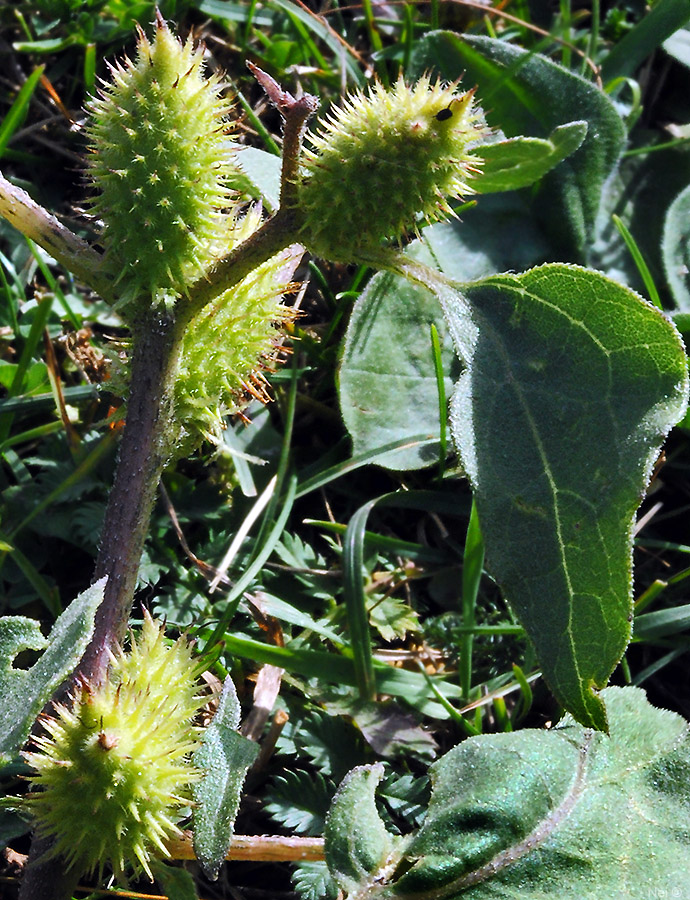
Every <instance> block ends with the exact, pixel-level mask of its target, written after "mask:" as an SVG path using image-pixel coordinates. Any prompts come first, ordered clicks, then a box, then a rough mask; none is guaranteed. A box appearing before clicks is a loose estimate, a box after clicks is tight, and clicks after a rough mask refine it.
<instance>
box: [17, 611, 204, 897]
mask: <svg viewBox="0 0 690 900" xmlns="http://www.w3.org/2000/svg"><path fill="white" fill-rule="evenodd" d="M202 702H203V701H202V700H201V699H200V698H199V697H198V696H197V691H196V684H195V679H194V661H193V660H192V657H191V653H190V651H189V648H188V646H187V645H186V644H185V643H184V641H182V640H180V641H178V642H177V643H175V644H172V645H170V644H167V643H166V641H165V638H164V635H163V631H162V628H161V627H160V626H159V625H157V624H156V623H154V622H153V621H152V620H151V618H150V617H148V616H146V618H145V619H144V625H143V629H142V633H141V637H140V638H139V640H138V641H137V640H134V639H133V640H132V648H131V650H130V652H129V653H123V652H122V651H119V652H118V653H117V654H116V655H114V656H113V660H112V665H111V669H110V673H109V676H108V679H107V680H106V682H105V683H104V684H103V685H101V686H99V687H91V686H90V685H88V684H82V685H81V686H80V687H79V689H78V690H77V692H76V695H75V697H74V698H73V703H72V705H58V706H57V707H56V715H55V717H44V718H43V719H41V722H42V724H43V728H44V734H42V735H40V736H39V737H37V738H35V739H34V741H35V744H36V745H37V750H36V751H34V752H29V753H25V754H24V756H25V759H26V761H27V762H28V763H29V765H30V766H31V767H32V768H33V769H34V770H35V772H36V773H37V774H35V775H33V776H32V778H31V780H32V782H33V783H34V784H35V785H37V786H39V787H40V788H41V790H39V791H37V792H35V793H33V794H30V795H28V797H27V799H26V800H25V805H26V808H27V810H28V812H29V813H30V814H31V815H32V817H33V819H34V822H35V825H36V829H37V831H38V833H39V834H40V835H43V836H48V837H52V838H53V839H54V844H53V848H52V853H53V854H54V855H59V856H61V857H62V858H64V860H65V861H66V863H67V865H68V867H69V868H76V869H77V870H78V871H88V872H91V871H98V872H99V873H100V874H102V872H103V869H104V867H105V866H106V865H108V864H110V865H111V866H112V868H113V871H114V872H115V874H116V875H117V876H118V878H119V879H121V880H123V879H124V878H125V877H126V874H127V872H128V870H130V869H132V870H134V871H135V872H140V871H144V872H145V873H146V874H147V875H148V876H149V877H150V878H152V874H151V868H150V859H151V856H152V855H158V856H165V855H167V851H166V848H165V843H164V842H165V840H166V839H167V838H169V837H171V836H173V835H176V836H179V835H180V830H179V828H178V827H177V825H176V820H177V818H179V814H178V810H179V808H180V807H181V806H183V805H185V804H187V803H189V802H190V800H189V796H190V785H191V783H192V782H193V781H196V780H198V779H199V778H200V777H201V774H202V773H201V772H199V771H198V770H197V769H196V768H194V766H193V765H192V764H191V762H190V757H191V753H192V752H193V750H194V749H195V748H196V737H195V731H194V729H193V727H192V725H191V720H192V718H193V716H194V715H195V714H196V713H197V711H198V710H199V707H200V705H201V704H202ZM152 880H153V879H152Z"/></svg>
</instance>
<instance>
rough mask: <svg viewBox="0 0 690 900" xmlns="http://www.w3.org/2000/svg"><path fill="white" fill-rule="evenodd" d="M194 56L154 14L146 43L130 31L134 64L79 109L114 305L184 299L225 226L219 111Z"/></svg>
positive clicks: (226, 155)
mask: <svg viewBox="0 0 690 900" xmlns="http://www.w3.org/2000/svg"><path fill="white" fill-rule="evenodd" d="M202 56H203V51H202V49H201V48H199V47H197V48H195V47H194V46H193V44H192V42H191V40H188V41H187V42H186V43H185V44H181V43H180V42H179V41H178V40H177V38H175V37H174V36H173V35H172V34H171V33H170V31H169V30H168V27H167V25H166V24H165V22H163V20H162V19H160V18H159V20H158V24H157V31H156V36H155V39H154V40H153V42H152V43H149V41H148V40H147V38H146V37H145V35H144V34H143V32H142V33H140V35H139V43H138V46H137V54H136V60H135V62H133V63H132V62H131V61H130V60H126V61H125V64H124V65H122V66H116V67H113V69H112V82H111V83H110V84H105V85H104V86H103V89H102V91H101V95H100V97H98V98H96V99H93V100H92V101H91V102H90V104H89V110H90V112H91V117H92V118H91V122H90V124H89V126H88V129H87V134H88V137H89V140H90V144H91V149H92V151H93V156H92V160H91V164H90V172H91V177H92V179H93V183H94V187H95V188H96V197H95V199H94V201H93V211H94V213H95V214H96V215H98V216H99V217H100V218H101V219H102V220H103V223H104V226H105V228H104V233H103V243H104V246H105V251H106V258H107V260H108V262H109V263H110V265H111V268H112V269H113V271H115V272H116V273H117V276H118V280H119V288H120V291H121V295H122V301H121V303H122V304H125V303H126V302H127V301H128V300H131V299H132V298H134V297H137V296H138V295H139V294H144V295H146V297H147V299H149V298H151V297H152V296H155V294H156V293H157V292H158V291H168V292H170V291H172V292H178V293H184V290H185V285H186V284H187V283H188V282H189V281H190V280H194V279H196V278H198V277H199V276H200V275H201V274H202V273H203V271H204V269H205V267H206V266H207V265H208V263H209V261H210V259H211V258H212V255H213V247H214V244H215V243H216V242H217V240H218V238H219V236H220V234H222V232H223V230H224V228H225V223H224V221H223V220H224V218H225V213H224V212H223V210H224V209H225V208H227V207H228V205H229V204H230V203H231V192H230V191H229V189H228V187H227V171H228V166H229V165H230V150H229V147H228V141H227V137H226V122H225V120H224V114H225V112H226V106H225V104H224V103H223V101H222V100H221V99H220V97H219V87H218V80H217V78H215V77H212V78H209V79H206V78H204V77H203V73H202Z"/></svg>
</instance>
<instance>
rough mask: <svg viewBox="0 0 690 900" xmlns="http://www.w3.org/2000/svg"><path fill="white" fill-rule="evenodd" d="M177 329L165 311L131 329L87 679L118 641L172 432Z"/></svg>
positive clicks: (84, 667) (83, 673)
mask: <svg viewBox="0 0 690 900" xmlns="http://www.w3.org/2000/svg"><path fill="white" fill-rule="evenodd" d="M182 335H183V330H182V329H181V328H179V327H178V324H177V322H176V321H175V318H174V316H173V315H172V314H169V313H155V312H154V313H151V314H149V315H148V316H147V317H146V320H145V321H144V322H143V324H142V325H141V326H140V327H139V328H138V329H137V334H136V336H135V340H134V352H133V356H132V366H131V383H130V395H129V399H128V401H127V419H126V423H125V430H124V434H123V437H122V443H121V445H120V455H119V459H118V464H117V471H116V474H115V480H114V482H113V487H112V490H111V492H110V497H109V499H108V506H107V509H106V513H105V519H104V522H103V530H102V532H101V541H100V547H99V552H98V558H97V560H96V568H95V571H94V576H93V580H94V581H97V580H98V579H99V578H101V577H103V576H104V575H107V576H108V582H107V584H106V588H105V595H104V599H103V602H102V603H101V605H100V607H99V609H98V611H97V613H96V623H95V629H94V634H93V637H92V639H91V643H90V644H89V646H88V648H87V650H86V653H85V654H84V657H83V659H82V662H81V664H80V667H79V675H80V677H82V678H86V679H88V680H89V681H91V682H93V683H98V682H101V681H102V680H103V678H104V677H105V675H106V672H107V669H108V664H109V657H108V650H109V649H111V648H112V647H113V645H114V644H115V643H122V640H123V639H124V636H125V633H126V630H127V621H128V619H129V612H130V608H131V605H132V597H133V596H134V589H135V587H136V582H137V573H138V571H139V563H140V560H141V554H142V551H143V549H144V541H145V539H146V534H147V532H148V528H149V522H150V518H151V511H152V509H153V504H154V501H155V498H156V491H157V489H158V483H159V481H160V477H161V473H162V471H163V468H164V466H165V465H166V464H167V463H168V462H169V460H170V455H171V450H172V444H173V441H174V437H175V434H174V432H173V431H172V429H171V422H172V421H173V391H174V385H175V376H176V374H177V368H178V360H179V355H180V347H181V343H182Z"/></svg>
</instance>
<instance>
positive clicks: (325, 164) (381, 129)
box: [298, 76, 487, 263]
mask: <svg viewBox="0 0 690 900" xmlns="http://www.w3.org/2000/svg"><path fill="white" fill-rule="evenodd" d="M486 132H487V129H486V126H485V124H484V120H483V117H482V114H481V111H480V110H479V109H478V108H477V107H476V106H475V104H474V92H473V91H467V92H465V93H458V91H457V84H450V85H444V84H443V83H442V82H440V81H435V82H432V80H431V78H430V77H429V76H424V77H422V78H421V79H420V80H419V81H418V82H417V83H416V84H415V85H414V86H413V87H409V86H408V85H407V84H406V83H405V81H404V80H403V79H402V78H400V79H399V80H398V81H397V83H396V84H395V85H394V86H393V87H392V88H391V89H390V90H389V89H387V88H385V87H384V86H383V85H382V84H380V83H377V84H375V85H374V86H373V87H372V88H371V90H370V91H369V92H368V93H364V92H362V91H360V92H358V93H356V94H354V95H352V96H350V97H349V98H348V99H347V100H346V101H345V102H344V104H343V106H341V107H339V108H336V109H335V110H334V111H332V112H331V113H330V115H329V116H328V117H327V118H326V119H325V121H324V122H323V123H322V124H321V127H320V130H319V131H318V132H317V133H316V134H311V135H310V136H309V137H308V140H309V141H310V142H311V144H312V148H313V149H307V150H306V151H305V163H304V167H303V170H302V173H301V177H300V182H299V185H298V189H299V203H300V206H301V207H302V211H303V215H304V216H305V222H304V225H303V227H302V230H301V233H300V240H301V241H302V243H304V245H305V246H306V247H307V248H308V249H309V250H310V251H311V252H312V253H314V254H315V255H317V256H321V257H323V258H325V259H330V260H335V261H340V262H347V263H350V262H367V261H369V260H371V259H373V260H374V261H375V259H376V255H377V252H379V251H380V249H381V246H382V244H384V243H386V242H390V241H396V240H398V239H400V238H402V237H404V236H405V235H406V234H408V233H409V232H412V233H414V232H415V231H416V223H417V221H419V220H421V221H423V222H434V221H438V220H442V219H444V218H447V217H448V216H450V215H452V214H453V213H452V209H451V207H450V204H449V202H448V198H449V197H456V198H457V197H463V196H466V195H468V194H471V193H472V186H471V178H472V175H473V173H474V172H475V171H476V170H477V167H478V165H479V163H480V160H479V158H478V157H476V156H474V155H473V154H472V152H471V145H472V144H473V143H475V142H477V141H478V140H479V139H480V138H482V137H483V136H485V134H486Z"/></svg>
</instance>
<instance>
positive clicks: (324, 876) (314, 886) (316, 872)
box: [292, 860, 338, 900]
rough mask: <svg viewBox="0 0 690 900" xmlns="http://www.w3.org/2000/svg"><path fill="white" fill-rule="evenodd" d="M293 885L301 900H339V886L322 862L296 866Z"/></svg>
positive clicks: (304, 863)
mask: <svg viewBox="0 0 690 900" xmlns="http://www.w3.org/2000/svg"><path fill="white" fill-rule="evenodd" d="M292 883H293V885H294V887H295V891H296V892H297V893H298V894H299V896H300V898H301V900H338V886H337V885H336V883H335V882H334V881H333V879H332V878H331V876H330V873H329V871H328V866H327V865H326V863H325V862H323V861H322V860H320V861H319V862H303V863H300V864H299V865H298V866H296V867H295V871H294V872H293V873H292Z"/></svg>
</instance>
